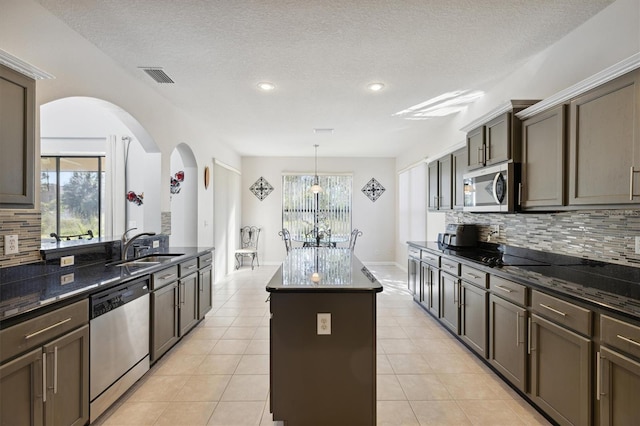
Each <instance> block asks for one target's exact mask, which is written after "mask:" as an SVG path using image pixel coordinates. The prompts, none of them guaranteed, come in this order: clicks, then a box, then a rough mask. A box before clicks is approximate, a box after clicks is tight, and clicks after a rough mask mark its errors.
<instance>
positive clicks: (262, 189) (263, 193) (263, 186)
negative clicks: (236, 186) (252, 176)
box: [249, 176, 273, 201]
mask: <svg viewBox="0 0 640 426" xmlns="http://www.w3.org/2000/svg"><path fill="white" fill-rule="evenodd" d="M249 191H251V192H253V195H255V196H256V197H258V200H260V201H262V200H264V199H265V198H267V195H269V194H271V192H272V191H273V186H271V184H270V183H269V182H267V181H266V179H265V178H263V177H262V176H260V179H258V180H257V181H255V183H254V184H253V185H251V187H250V188H249Z"/></svg>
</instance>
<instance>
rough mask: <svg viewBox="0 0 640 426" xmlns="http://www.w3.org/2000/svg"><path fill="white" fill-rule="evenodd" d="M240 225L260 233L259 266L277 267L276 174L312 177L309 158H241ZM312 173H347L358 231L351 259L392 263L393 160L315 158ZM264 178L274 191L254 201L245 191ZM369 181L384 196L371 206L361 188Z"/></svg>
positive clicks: (279, 201)
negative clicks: (375, 183)
mask: <svg viewBox="0 0 640 426" xmlns="http://www.w3.org/2000/svg"><path fill="white" fill-rule="evenodd" d="M242 170H243V173H242V225H243V226H244V225H256V226H260V227H261V228H262V231H261V234H260V241H259V255H260V262H261V263H262V262H263V261H264V262H265V263H279V262H281V261H282V260H283V259H284V257H285V255H286V252H285V248H284V243H283V242H282V239H281V238H280V237H279V236H278V232H279V231H280V230H281V229H282V175H283V174H286V173H309V174H313V172H314V158H313V156H311V157H303V158H300V157H269V158H264V157H243V158H242ZM318 173H319V174H320V173H325V174H330V173H352V174H353V195H352V207H353V210H352V226H353V227H354V228H358V229H360V230H361V231H362V236H361V237H359V238H358V241H357V244H356V249H355V254H356V256H358V258H359V259H360V260H362V261H365V262H393V261H394V260H395V257H394V253H395V239H396V232H395V223H396V222H395V212H396V209H395V203H396V184H395V181H396V176H395V161H394V159H393V158H323V157H318ZM261 176H262V177H264V178H265V179H266V180H267V181H268V182H269V183H270V184H271V186H273V187H274V191H273V192H272V193H271V194H270V195H269V196H268V197H267V198H265V199H264V200H262V201H260V200H259V199H258V198H257V197H256V196H255V195H253V193H251V191H249V187H250V186H251V185H252V184H253V183H254V182H255V181H256V180H258V179H259V178H260V177H261ZM371 178H375V179H376V180H377V181H378V182H380V183H381V184H382V186H384V187H385V192H384V193H383V194H382V195H381V196H380V198H378V200H377V201H375V202H372V201H371V200H369V198H367V196H366V195H364V194H363V193H362V191H361V190H362V188H363V187H364V186H365V185H366V184H367V182H368V181H369V180H370V179H371Z"/></svg>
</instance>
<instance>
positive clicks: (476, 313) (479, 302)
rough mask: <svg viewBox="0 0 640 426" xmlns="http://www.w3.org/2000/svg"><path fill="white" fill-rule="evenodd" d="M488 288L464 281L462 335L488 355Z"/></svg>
mask: <svg viewBox="0 0 640 426" xmlns="http://www.w3.org/2000/svg"><path fill="white" fill-rule="evenodd" d="M487 295H488V293H487V290H485V289H483V288H480V287H477V286H475V285H473V284H470V283H467V282H465V281H463V282H462V286H461V297H462V298H461V302H462V303H461V309H460V336H461V337H462V340H464V341H465V342H466V343H467V344H468V345H469V346H470V347H471V348H472V349H473V350H474V351H476V352H478V353H479V354H480V355H482V357H483V358H486V357H487Z"/></svg>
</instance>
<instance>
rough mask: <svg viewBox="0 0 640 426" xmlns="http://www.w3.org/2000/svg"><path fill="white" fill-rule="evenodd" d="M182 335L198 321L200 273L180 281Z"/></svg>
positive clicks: (179, 306) (179, 308) (179, 309)
mask: <svg viewBox="0 0 640 426" xmlns="http://www.w3.org/2000/svg"><path fill="white" fill-rule="evenodd" d="M178 289H179V305H178V311H179V312H180V320H179V324H180V336H184V335H185V334H187V333H188V332H189V330H191V329H192V328H193V327H195V325H196V324H197V323H198V321H199V318H198V293H199V291H198V274H191V275H188V276H186V277H181V278H180V280H179V281H178Z"/></svg>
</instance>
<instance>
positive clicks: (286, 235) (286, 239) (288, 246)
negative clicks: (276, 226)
mask: <svg viewBox="0 0 640 426" xmlns="http://www.w3.org/2000/svg"><path fill="white" fill-rule="evenodd" d="M278 235H280V236H281V237H282V239H283V240H284V248H285V249H286V250H287V253H289V252H290V251H291V234H290V233H289V230H288V229H287V228H282V231H280V232H278Z"/></svg>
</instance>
